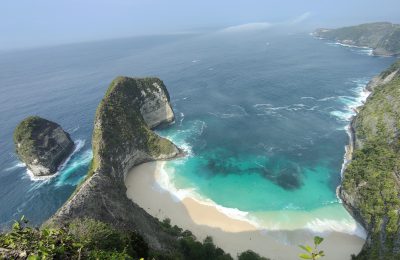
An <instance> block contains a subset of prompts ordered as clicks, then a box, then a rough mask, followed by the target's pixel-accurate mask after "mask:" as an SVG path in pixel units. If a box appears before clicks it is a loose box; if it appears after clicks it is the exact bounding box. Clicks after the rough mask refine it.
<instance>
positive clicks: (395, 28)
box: [313, 22, 400, 56]
mask: <svg viewBox="0 0 400 260" xmlns="http://www.w3.org/2000/svg"><path fill="white" fill-rule="evenodd" d="M313 35H314V36H317V37H321V38H324V39H328V40H332V41H336V42H339V43H342V44H347V45H353V46H358V47H369V48H372V49H373V53H374V54H375V55H383V56H391V55H399V54H400V25H398V24H391V23H387V22H379V23H367V24H360V25H357V26H349V27H343V28H338V29H317V30H316V31H315V32H314V33H313Z"/></svg>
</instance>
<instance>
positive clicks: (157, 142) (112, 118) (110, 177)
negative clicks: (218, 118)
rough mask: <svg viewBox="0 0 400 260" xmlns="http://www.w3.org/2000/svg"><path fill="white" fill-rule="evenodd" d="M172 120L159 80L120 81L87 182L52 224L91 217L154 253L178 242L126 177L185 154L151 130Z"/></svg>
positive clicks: (98, 119)
mask: <svg viewBox="0 0 400 260" xmlns="http://www.w3.org/2000/svg"><path fill="white" fill-rule="evenodd" d="M173 120H174V115H173V112H172V108H171V106H170V103H169V95H168V92H167V89H166V88H165V86H164V83H163V82H162V81H161V80H160V79H158V78H140V79H139V78H127V77H118V78H116V79H115V80H114V81H113V82H112V83H111V85H110V87H109V88H108V90H107V92H106V94H105V96H104V98H103V99H102V101H101V102H100V104H99V106H98V108H97V111H96V116H95V121H94V129H93V139H92V147H93V161H92V164H91V168H90V169H89V172H88V175H87V178H86V180H85V181H84V182H83V183H82V184H81V185H80V186H79V187H78V188H77V190H76V192H75V193H74V194H73V195H72V196H71V198H70V199H69V200H68V201H67V202H66V203H65V204H64V205H63V206H62V207H61V208H60V209H59V210H58V212H57V213H56V214H55V215H54V216H53V217H52V218H51V219H50V220H49V221H48V224H56V225H63V224H65V223H68V222H69V221H71V220H72V219H74V218H80V217H89V218H94V219H97V220H100V221H103V222H106V223H110V224H112V225H113V226H115V227H117V228H119V229H130V230H135V231H137V232H139V233H140V234H141V235H143V236H144V237H145V238H146V240H147V241H148V243H149V245H150V246H151V247H152V248H155V249H163V248H165V247H168V245H169V244H170V243H169V242H170V240H172V239H173V238H171V237H170V236H169V235H168V234H166V233H164V232H163V231H162V230H161V228H160V225H159V223H158V221H157V220H156V219H154V218H153V217H152V216H150V215H149V214H147V213H146V212H145V211H144V210H143V209H142V208H140V207H139V206H137V205H136V204H134V203H133V202H132V201H131V200H130V199H128V198H127V197H126V187H125V184H124V177H125V175H126V174H127V173H128V171H129V170H130V169H131V168H132V167H133V166H135V165H138V164H140V163H143V162H147V161H152V160H158V159H168V158H173V157H176V156H177V155H179V154H180V150H179V148H178V147H176V146H175V145H174V144H173V143H172V142H170V141H169V140H167V139H165V138H162V137H160V136H158V135H157V134H155V133H154V132H153V131H151V129H150V128H152V127H155V126H157V125H160V124H164V123H169V122H172V121H173Z"/></svg>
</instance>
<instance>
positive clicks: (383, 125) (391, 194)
mask: <svg viewBox="0 0 400 260" xmlns="http://www.w3.org/2000/svg"><path fill="white" fill-rule="evenodd" d="M399 72H400V61H398V62H396V63H395V64H393V65H392V66H391V67H390V68H389V69H388V70H386V71H384V72H382V73H381V74H380V75H379V76H377V77H375V78H374V79H373V80H372V81H371V82H370V84H369V86H368V87H369V88H370V89H371V90H373V93H372V94H371V95H370V97H369V98H368V99H367V102H366V103H365V105H364V106H363V107H362V108H361V109H360V111H359V113H358V114H357V116H356V117H355V118H354V119H353V121H352V124H351V126H352V130H353V138H352V139H353V140H354V142H353V148H354V150H353V154H352V160H351V162H350V163H349V164H348V166H347V168H346V169H345V172H344V175H343V181H342V185H341V188H340V197H341V198H342V200H343V202H344V205H345V206H346V208H347V209H348V210H349V212H350V213H351V214H352V215H353V216H354V217H355V218H356V219H357V220H358V221H359V222H360V223H361V224H362V225H363V226H364V227H365V229H366V230H367V232H368V237H367V241H366V244H365V246H364V248H363V250H362V252H361V253H360V255H359V256H358V257H357V259H400V218H399V212H400V172H399V169H400V91H399V90H400V73H399Z"/></svg>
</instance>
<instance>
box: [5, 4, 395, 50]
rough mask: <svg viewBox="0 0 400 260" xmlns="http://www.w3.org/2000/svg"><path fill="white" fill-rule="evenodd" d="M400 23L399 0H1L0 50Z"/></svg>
mask: <svg viewBox="0 0 400 260" xmlns="http://www.w3.org/2000/svg"><path fill="white" fill-rule="evenodd" d="M375 21H389V22H394V23H400V0H1V1H0V50H8V49H16V48H31V47H37V46H49V45H58V44H65V43H74V42H83V41H94V40H101V39H112V38H120V37H130V36H136V35H152V34H172V33H185V32H196V31H202V30H212V29H217V28H219V29H221V28H225V29H227V30H237V29H241V28H243V26H244V28H246V26H250V27H260V28H261V27H263V26H264V27H268V26H270V25H279V24H286V25H290V26H295V27H296V28H299V29H304V30H312V29H313V28H318V27H340V26H346V25H355V24H360V23H365V22H375Z"/></svg>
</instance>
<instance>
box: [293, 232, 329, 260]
mask: <svg viewBox="0 0 400 260" xmlns="http://www.w3.org/2000/svg"><path fill="white" fill-rule="evenodd" d="M322 241H324V239H323V238H322V237H319V236H315V237H314V247H311V246H308V245H305V246H303V245H300V246H299V247H300V248H301V249H303V250H304V251H305V252H306V253H302V254H299V257H300V258H302V259H312V260H315V259H319V258H321V257H323V256H325V253H324V251H322V250H319V249H318V246H319V245H320V244H321V243H322Z"/></svg>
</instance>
